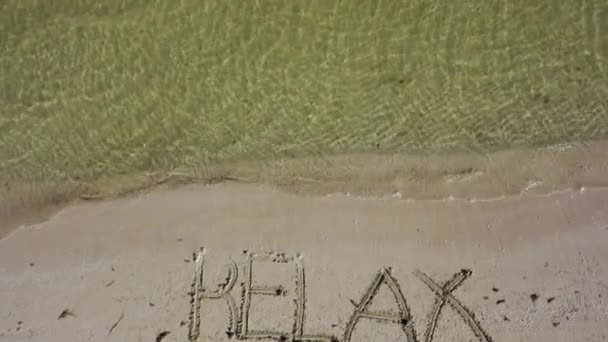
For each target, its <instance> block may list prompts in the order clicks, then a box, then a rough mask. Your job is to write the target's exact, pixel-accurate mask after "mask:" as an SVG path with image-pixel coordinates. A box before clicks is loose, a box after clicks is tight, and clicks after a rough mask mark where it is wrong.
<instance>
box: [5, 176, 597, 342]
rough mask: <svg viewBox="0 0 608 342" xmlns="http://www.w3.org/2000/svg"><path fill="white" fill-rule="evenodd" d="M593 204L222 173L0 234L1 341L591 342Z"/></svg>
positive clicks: (578, 196)
mask: <svg viewBox="0 0 608 342" xmlns="http://www.w3.org/2000/svg"><path fill="white" fill-rule="evenodd" d="M607 208H608V189H599V188H598V189H589V188H582V189H579V190H565V191H561V192H555V193H552V194H548V195H525V196H513V197H507V198H503V199H497V200H487V201H465V200H452V201H450V200H441V201H413V200H405V199H400V198H395V197H386V198H374V199H372V198H363V197H354V196H348V195H342V194H335V195H328V196H296V195H293V194H287V193H284V192H281V191H279V190H277V189H274V188H270V187H267V186H261V185H243V184H230V183H226V184H219V185H213V186H202V185H193V186H186V187H182V188H179V189H168V188H167V189H162V188H161V189H156V190H154V191H152V192H150V193H146V194H140V195H138V196H133V197H130V198H123V199H118V200H112V201H104V202H97V203H81V204H77V205H73V206H70V207H67V208H65V209H63V210H61V211H60V212H59V213H57V214H56V215H54V216H53V217H52V218H51V219H50V220H48V221H47V222H44V223H40V224H36V225H32V226H28V227H22V228H20V229H17V230H16V231H14V232H12V233H11V234H10V235H9V236H7V237H6V238H4V239H3V240H0V303H1V305H0V341H44V342H54V341H61V342H65V341H164V342H168V341H180V342H181V341H229V340H235V339H237V338H241V339H245V340H248V339H254V338H257V339H258V340H262V341H266V340H284V341H332V340H334V341H344V342H345V341H436V342H438V341H552V342H557V341H603V340H605V339H606V338H608V324H606V323H607V322H608V269H607V268H606V261H607V260H608V249H606V246H607V245H608V210H607ZM201 272H202V274H201Z"/></svg>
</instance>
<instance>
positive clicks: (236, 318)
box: [188, 248, 492, 342]
mask: <svg viewBox="0 0 608 342" xmlns="http://www.w3.org/2000/svg"><path fill="white" fill-rule="evenodd" d="M193 260H194V265H195V275H194V281H193V283H192V287H191V291H190V296H191V310H190V317H189V326H188V329H189V330H188V337H189V340H190V341H191V342H195V341H200V338H201V336H202V333H203V331H202V330H204V324H203V322H201V308H202V306H203V302H205V301H222V302H223V303H225V305H226V307H227V311H228V313H229V314H228V317H227V321H226V330H225V331H226V336H227V338H229V339H231V338H236V339H240V340H277V341H293V342H337V341H340V342H349V341H351V337H352V335H353V332H354V330H355V328H356V327H357V325H358V324H359V322H360V321H362V320H370V321H371V322H377V323H384V324H386V323H388V324H395V325H397V326H398V327H399V328H400V329H401V330H402V331H403V334H404V335H405V336H406V339H407V341H409V342H417V341H423V342H431V341H432V340H433V337H434V334H435V328H436V327H437V323H438V321H439V320H440V318H441V312H442V311H443V310H444V308H445V307H446V304H447V305H449V306H450V307H451V308H452V309H453V310H454V311H455V312H456V313H458V315H459V316H460V317H461V318H462V321H463V324H466V326H467V327H468V329H470V330H471V331H472V332H473V334H474V335H475V336H476V338H477V339H478V340H479V341H482V342H489V341H492V339H491V337H490V336H489V335H488V334H487V333H486V332H485V331H484V330H483V329H482V328H481V325H480V323H479V322H478V321H477V320H476V318H475V314H474V313H473V312H472V311H471V310H470V309H468V308H467V307H466V306H465V305H464V304H463V303H462V302H461V301H460V300H459V299H458V298H456V297H455V296H454V294H453V292H454V290H456V289H457V288H458V287H459V286H460V285H461V284H462V283H463V282H464V281H465V280H466V279H467V278H469V277H470V276H471V274H472V272H471V270H468V269H463V270H460V271H458V272H456V273H455V274H454V275H453V277H452V278H451V279H450V280H448V281H447V282H445V283H443V284H441V283H439V282H437V281H435V280H434V279H432V278H431V277H429V276H428V275H427V274H425V273H424V272H421V271H419V270H415V271H414V272H413V274H414V276H415V277H416V278H418V279H419V280H420V281H421V282H423V283H424V284H425V285H426V286H427V287H428V288H429V290H430V293H432V295H433V296H434V298H435V303H434V305H433V307H432V310H431V311H430V312H429V314H428V320H427V324H426V327H425V329H424V333H422V334H420V335H418V334H417V332H416V329H415V327H414V319H413V317H412V315H411V313H410V308H409V306H408V303H407V300H406V298H405V297H404V295H403V292H402V291H401V288H400V286H399V282H398V281H397V279H396V278H395V277H393V275H392V274H391V268H389V267H384V268H381V269H379V271H378V272H377V274H376V275H375V277H374V278H373V279H370V283H369V285H368V287H367V288H366V289H363V290H364V293H363V296H362V297H361V299H360V300H359V301H358V302H353V306H354V309H353V311H352V314H351V315H350V317H348V323H347V324H346V327H345V329H344V331H343V333H342V334H341V335H340V336H334V335H329V334H317V333H309V332H306V331H305V329H304V323H305V322H304V320H305V317H306V315H305V310H306V297H305V290H306V281H305V274H304V273H305V272H304V263H303V258H302V257H301V256H299V255H297V256H289V255H286V254H284V253H251V252H247V251H245V265H244V274H239V267H238V266H237V264H236V262H235V261H233V260H230V261H229V263H228V267H227V277H226V280H225V281H224V282H222V283H221V284H219V286H218V287H217V289H214V290H209V289H208V288H207V287H205V285H204V282H205V277H204V271H205V250H204V248H201V249H200V250H199V251H198V252H197V253H195V254H194V255H193ZM264 263H266V264H272V263H276V264H284V265H289V266H290V269H292V271H293V277H292V278H294V279H295V289H296V290H295V291H296V294H295V300H294V302H295V313H294V315H293V322H292V324H291V326H287V327H284V328H285V329H283V330H284V331H274V330H267V329H256V327H255V326H254V324H252V321H250V314H251V307H252V299H256V300H257V299H262V298H264V296H273V297H280V296H284V294H285V291H286V290H285V284H276V285H272V286H266V285H265V286H260V285H258V284H255V283H254V281H253V279H254V273H255V269H256V267H260V266H263V264H264ZM239 277H241V279H240V281H241V284H242V285H241V287H242V288H241V291H238V290H236V289H235V285H236V284H237V280H238V279H239ZM383 287H385V288H386V289H388V290H389V291H390V292H391V293H392V295H393V297H394V309H393V310H381V311H375V310H372V309H371V303H372V301H373V299H374V297H376V295H377V294H378V292H379V290H380V289H381V288H383ZM233 290H234V291H233ZM234 293H237V295H236V296H235V295H234ZM235 297H236V298H238V299H239V302H238V304H237V300H236V299H235ZM222 305H224V304H222Z"/></svg>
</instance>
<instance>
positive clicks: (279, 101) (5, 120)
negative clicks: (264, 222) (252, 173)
mask: <svg viewBox="0 0 608 342" xmlns="http://www.w3.org/2000/svg"><path fill="white" fill-rule="evenodd" d="M0 8H1V10H0V170H1V171H2V176H0V178H4V179H9V180H18V179H34V178H35V179H37V178H40V177H42V178H53V179H68V178H69V179H96V178H97V177H100V176H102V175H115V174H128V173H131V172H138V171H142V170H143V171H147V170H149V171H154V170H166V169H172V168H175V167H178V166H184V165H186V166H197V165H207V164H210V163H214V162H221V161H226V160H235V159H242V158H246V159H254V160H256V159H268V158H278V157H290V156H315V155H327V154H335V153H351V152H365V151H380V152H424V153H427V152H438V151H449V150H472V151H478V152H485V151H490V150H496V149H503V148H511V147H514V146H538V145H547V144H553V143H557V142H563V141H573V140H588V139H600V138H605V137H607V136H608V100H607V99H608V2H606V1H592V0H585V1H573V0H570V1H554V0H550V1H549V0H547V1H541V0H525V1H524V0H515V1H498V0H486V1H478V0H461V1H429V0H409V1H389V0H384V1H380V0H378V1H371V0H349V1H330V0H317V1H271V0H266V1H265V0H257V1H255V0H243V1H236V0H235V1H194V0H175V1H164V0H163V1H160V0H158V1H152V0H145V1H144V0H140V1H136V0H133V1H121V0H106V1H93V0H72V1H69V0H55V1H46V0H38V1H34V0H4V1H0Z"/></svg>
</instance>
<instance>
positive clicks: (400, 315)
mask: <svg viewBox="0 0 608 342" xmlns="http://www.w3.org/2000/svg"><path fill="white" fill-rule="evenodd" d="M383 284H384V285H386V286H388V288H389V290H391V292H392V293H393V295H394V296H395V301H396V302H397V306H398V307H399V312H388V313H387V312H373V311H369V310H368V307H369V305H370V304H371V303H372V300H373V299H374V297H375V296H376V294H377V293H378V290H379V289H380V286H382V285H383ZM360 318H368V319H375V320H379V321H387V322H391V323H397V324H400V325H401V328H402V329H403V332H404V333H405V335H406V336H407V340H408V342H415V341H416V333H415V331H414V327H413V326H412V324H413V322H412V317H411V315H410V310H409V308H408V306H407V302H406V301H405V297H403V293H401V290H400V289H399V284H398V283H397V280H395V279H394V278H393V276H392V275H391V271H390V268H388V269H387V268H383V269H381V270H380V272H378V275H377V276H376V278H375V279H374V281H373V282H372V284H371V286H370V287H369V289H368V290H367V292H366V293H365V294H364V295H363V298H362V299H361V301H360V302H359V304H357V305H356V306H355V312H354V313H353V315H352V316H351V317H350V320H349V322H348V324H347V325H346V330H345V331H344V339H343V341H342V342H350V339H351V336H352V334H353V331H354V330H355V326H356V325H357V322H358V321H359V319H360Z"/></svg>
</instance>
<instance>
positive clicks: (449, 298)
mask: <svg viewBox="0 0 608 342" xmlns="http://www.w3.org/2000/svg"><path fill="white" fill-rule="evenodd" d="M471 274H472V272H471V270H462V271H460V272H458V273H456V274H454V276H453V277H452V279H450V280H449V281H447V282H446V283H445V284H444V285H443V286H440V285H438V284H437V283H436V282H435V281H433V279H431V278H430V277H429V276H427V275H426V274H424V273H423V272H421V271H418V270H416V271H414V275H415V276H416V277H417V278H418V279H420V280H421V281H422V282H423V283H425V284H426V286H428V287H429V288H430V289H431V291H433V292H434V293H435V296H437V300H436V301H435V305H434V307H433V311H432V313H431V316H430V318H431V322H430V323H429V325H428V327H427V329H426V331H425V333H424V342H431V341H432V340H433V335H434V333H435V328H436V327H437V321H438V320H439V315H440V314H441V310H443V308H444V306H445V304H446V303H448V304H450V306H451V307H452V308H453V309H454V310H456V312H457V313H458V314H459V315H460V317H462V319H463V320H464V322H465V323H466V324H467V326H469V328H471V330H472V331H473V333H474V334H475V336H477V338H478V339H479V341H481V342H491V341H492V339H491V338H490V336H488V334H486V332H485V331H483V329H481V327H480V325H479V323H478V322H477V321H476V320H475V317H474V316H475V315H474V314H473V313H472V312H471V311H469V309H467V308H466V307H465V306H464V305H463V304H462V303H461V302H460V301H459V300H458V299H456V298H455V297H454V296H453V295H452V292H454V290H456V289H457V288H458V287H459V286H460V285H461V284H462V283H463V282H464V281H465V280H466V279H467V278H468V277H469V276H471Z"/></svg>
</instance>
